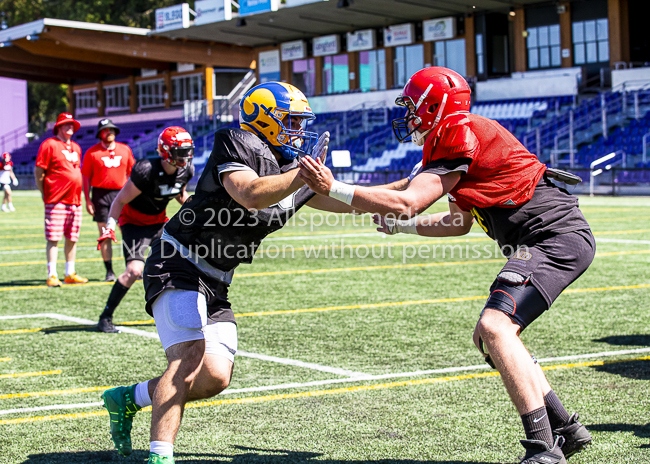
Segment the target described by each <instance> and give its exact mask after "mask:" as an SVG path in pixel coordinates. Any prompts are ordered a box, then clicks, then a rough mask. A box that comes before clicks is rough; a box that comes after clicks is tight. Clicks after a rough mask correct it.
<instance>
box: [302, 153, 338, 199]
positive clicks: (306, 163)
mask: <svg viewBox="0 0 650 464" xmlns="http://www.w3.org/2000/svg"><path fill="white" fill-rule="evenodd" d="M298 177H300V179H302V180H303V182H305V184H307V186H308V187H309V188H310V189H312V190H313V191H314V192H316V193H320V194H321V195H325V196H329V193H330V188H331V187H332V183H333V182H334V175H333V174H332V171H330V169H329V168H328V167H327V166H325V165H324V164H323V162H322V161H321V160H320V158H316V160H314V159H312V158H311V157H310V156H305V157H303V158H300V172H299V173H298Z"/></svg>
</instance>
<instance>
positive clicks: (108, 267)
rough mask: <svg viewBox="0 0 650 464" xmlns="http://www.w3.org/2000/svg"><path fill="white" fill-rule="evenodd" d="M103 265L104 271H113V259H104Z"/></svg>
mask: <svg viewBox="0 0 650 464" xmlns="http://www.w3.org/2000/svg"><path fill="white" fill-rule="evenodd" d="M104 267H105V268H106V272H113V261H112V260H108V261H104Z"/></svg>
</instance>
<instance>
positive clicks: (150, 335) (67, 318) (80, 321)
mask: <svg viewBox="0 0 650 464" xmlns="http://www.w3.org/2000/svg"><path fill="white" fill-rule="evenodd" d="M39 317H40V318H49V319H56V320H59V321H66V322H74V323H77V324H81V325H90V326H93V325H96V324H97V323H96V322H95V321H91V320H90V319H83V318H80V317H73V316H66V315H64V314H56V313H39V314H25V315H14V316H0V320H3V319H4V320H6V319H22V318H39ZM116 327H117V328H118V329H120V330H121V331H122V332H124V333H130V334H133V335H139V336H141V337H147V338H152V339H155V340H159V338H158V334H157V333H156V332H147V331H146V330H139V329H132V328H131V327H124V326H121V325H117V326H116ZM237 356H243V357H245V358H253V359H259V360H261V361H268V362H274V363H278V364H286V365H288V366H295V367H302V368H304V369H312V370H315V371H321V372H329V373H330V374H336V375H342V376H346V377H353V378H359V377H364V376H366V375H367V374H364V373H362V372H355V371H350V370H347V369H340V368H338V367H330V366H323V365H321V364H315V363H308V362H304V361H299V360H297V359H289V358H279V357H277V356H268V355H265V354H259V353H249V352H247V351H241V350H238V351H237Z"/></svg>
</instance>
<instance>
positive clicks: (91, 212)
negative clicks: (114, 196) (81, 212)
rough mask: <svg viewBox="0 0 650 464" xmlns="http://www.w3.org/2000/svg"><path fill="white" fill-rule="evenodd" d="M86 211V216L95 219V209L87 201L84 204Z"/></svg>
mask: <svg viewBox="0 0 650 464" xmlns="http://www.w3.org/2000/svg"><path fill="white" fill-rule="evenodd" d="M86 211H88V214H90V215H91V216H92V217H95V207H94V206H93V204H92V203H91V202H89V201H87V202H86Z"/></svg>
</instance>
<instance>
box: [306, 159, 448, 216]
mask: <svg viewBox="0 0 650 464" xmlns="http://www.w3.org/2000/svg"><path fill="white" fill-rule="evenodd" d="M300 178H301V179H302V180H304V181H305V183H306V184H307V185H308V186H309V188H311V189H312V190H313V191H315V192H316V193H319V194H321V195H327V196H332V195H331V193H332V192H331V189H332V186H334V187H336V184H335V182H336V181H335V180H334V176H333V175H332V171H330V169H329V168H328V167H327V166H324V165H323V164H322V163H318V162H317V161H314V160H313V159H311V158H310V157H304V158H302V159H301V160H300ZM459 179H460V174H459V173H457V172H454V173H449V174H446V175H444V176H439V175H437V174H428V173H422V174H420V175H418V176H417V177H415V178H414V179H413V180H412V181H411V182H410V184H409V186H408V187H407V188H406V189H405V190H401V191H400V190H388V189H384V188H372V187H360V186H346V187H348V188H349V195H348V197H349V198H347V200H348V201H349V202H350V203H349V204H350V206H352V207H353V208H356V209H360V210H362V211H368V212H370V213H375V214H379V215H381V216H387V215H395V216H404V215H405V216H406V217H412V216H415V215H417V214H419V213H421V212H422V211H424V210H426V209H427V208H428V207H429V206H431V205H432V204H433V203H435V202H436V201H438V199H440V198H441V197H442V196H443V195H446V194H447V192H449V191H450V190H451V189H452V188H454V186H455V185H456V183H458V180H459ZM338 184H339V185H340V184H341V183H338ZM342 185H345V184H342ZM346 190H347V189H346Z"/></svg>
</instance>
